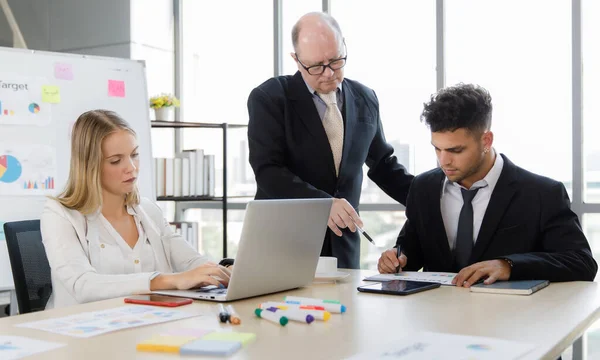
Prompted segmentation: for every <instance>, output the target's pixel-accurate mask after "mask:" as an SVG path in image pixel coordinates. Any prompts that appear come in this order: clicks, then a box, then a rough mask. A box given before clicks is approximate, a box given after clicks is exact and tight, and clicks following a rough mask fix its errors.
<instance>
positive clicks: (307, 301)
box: [284, 296, 341, 305]
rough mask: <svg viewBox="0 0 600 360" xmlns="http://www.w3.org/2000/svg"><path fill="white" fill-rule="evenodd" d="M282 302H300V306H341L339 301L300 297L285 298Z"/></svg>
mask: <svg viewBox="0 0 600 360" xmlns="http://www.w3.org/2000/svg"><path fill="white" fill-rule="evenodd" d="M284 300H285V302H291V301H299V302H302V304H307V305H321V304H341V302H340V301H339V300H323V299H315V298H308V297H301V296H286V297H285V298H284Z"/></svg>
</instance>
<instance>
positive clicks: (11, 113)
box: [0, 73, 52, 126]
mask: <svg viewBox="0 0 600 360" xmlns="http://www.w3.org/2000/svg"><path fill="white" fill-rule="evenodd" d="M46 84H47V82H46V81H45V79H43V78H33V77H23V76H15V75H14V74H4V73H0V125H38V126H44V125H48V124H49V123H50V121H51V119H52V116H51V111H52V105H51V104H50V103H45V102H43V91H42V90H43V88H44V86H46Z"/></svg>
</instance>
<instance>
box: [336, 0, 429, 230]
mask: <svg viewBox="0 0 600 360" xmlns="http://www.w3.org/2000/svg"><path fill="white" fill-rule="evenodd" d="M331 2H332V4H331V14H332V15H333V16H334V17H335V18H336V20H337V21H338V22H339V24H340V27H341V28H342V32H343V34H344V38H345V40H346V45H347V48H348V62H347V65H346V67H345V76H346V77H348V78H350V79H353V80H358V81H360V82H361V83H363V84H365V85H366V86H368V87H370V88H372V89H373V90H374V91H375V93H376V94H377V97H378V98H379V107H380V113H381V120H382V123H383V129H384V133H385V136H386V139H387V141H388V142H389V143H390V144H391V145H392V146H393V147H394V149H395V155H396V156H397V157H398V159H399V161H400V162H401V163H402V164H403V165H404V166H406V167H407V168H408V169H409V171H410V172H411V173H420V172H423V171H426V170H429V169H431V168H433V167H435V166H436V162H435V153H434V151H433V149H432V147H431V145H430V143H429V142H430V135H429V130H428V129H427V127H426V126H425V125H424V124H422V123H421V122H420V120H419V117H420V115H421V111H422V109H423V103H424V102H425V101H427V99H429V96H430V95H431V94H432V93H434V92H435V86H436V84H435V76H436V73H435V1H432V0H427V1H397V0H381V1H377V2H373V1H360V0H332V1H331ZM367 169H368V168H367V167H366V166H365V178H364V179H365V180H364V182H363V191H362V197H361V203H382V202H386V203H396V201H395V200H393V199H391V198H390V197H388V196H387V195H386V194H384V193H383V191H381V190H380V189H379V187H377V185H376V184H374V183H373V182H372V181H371V180H370V179H368V177H367V176H366V170H367ZM365 226H367V225H365ZM367 231H368V230H367Z"/></svg>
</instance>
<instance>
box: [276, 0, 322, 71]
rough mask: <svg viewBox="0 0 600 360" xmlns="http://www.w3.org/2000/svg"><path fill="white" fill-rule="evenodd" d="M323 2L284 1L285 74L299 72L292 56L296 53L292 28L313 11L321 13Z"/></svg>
mask: <svg viewBox="0 0 600 360" xmlns="http://www.w3.org/2000/svg"><path fill="white" fill-rule="evenodd" d="M322 5H323V2H322V1H321V0H283V1H282V7H281V18H282V23H281V25H282V27H281V28H282V33H281V34H282V40H281V41H282V42H283V52H282V57H283V74H284V75H293V74H295V73H296V71H298V67H297V66H296V62H295V61H294V59H293V58H292V57H291V56H290V53H292V52H294V47H293V46H292V27H293V26H294V24H295V23H296V21H298V19H300V17H301V16H302V15H304V14H306V13H309V12H311V11H321V10H322Z"/></svg>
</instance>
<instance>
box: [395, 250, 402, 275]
mask: <svg viewBox="0 0 600 360" xmlns="http://www.w3.org/2000/svg"><path fill="white" fill-rule="evenodd" d="M401 254H402V247H401V246H400V244H398V246H397V247H396V258H399V257H400V255H401ZM399 272H400V260H398V266H396V274H397V273H399Z"/></svg>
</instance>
